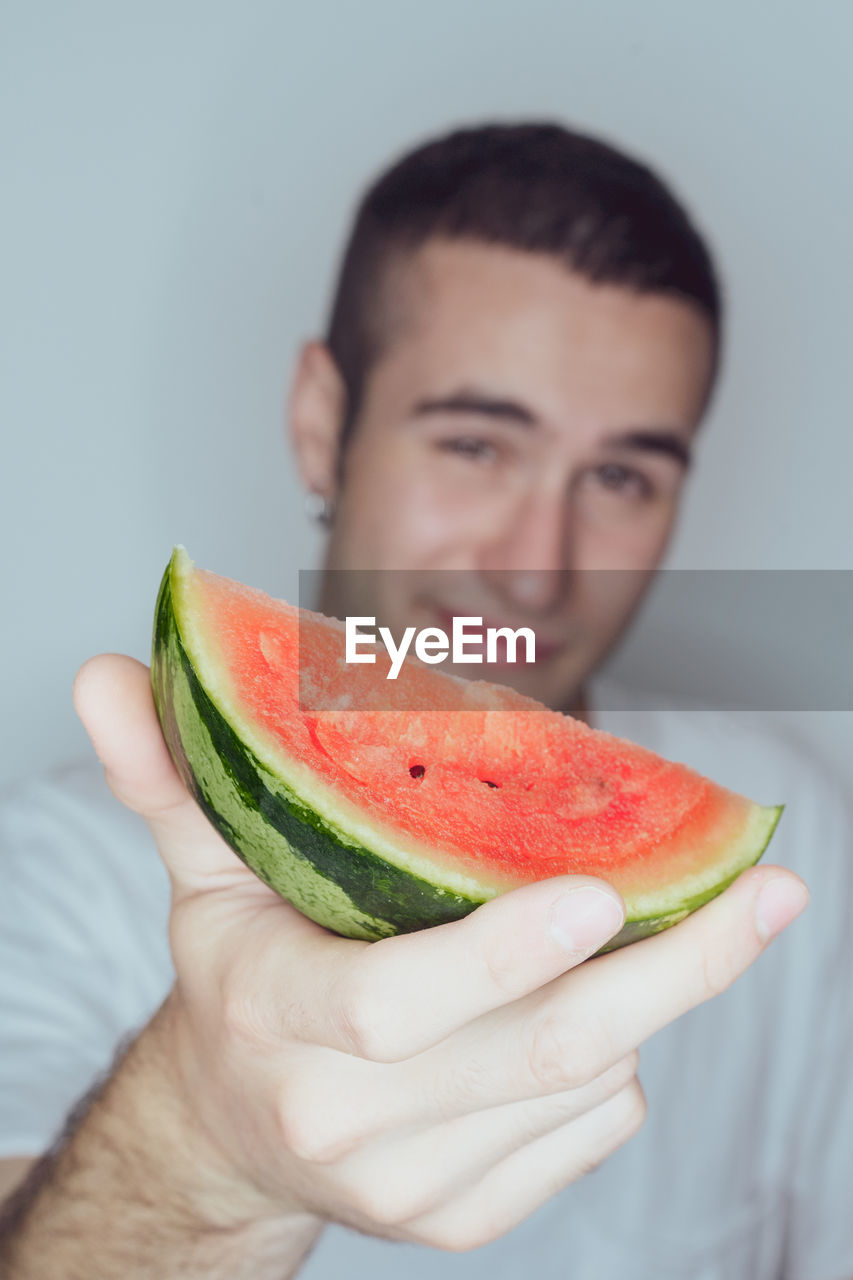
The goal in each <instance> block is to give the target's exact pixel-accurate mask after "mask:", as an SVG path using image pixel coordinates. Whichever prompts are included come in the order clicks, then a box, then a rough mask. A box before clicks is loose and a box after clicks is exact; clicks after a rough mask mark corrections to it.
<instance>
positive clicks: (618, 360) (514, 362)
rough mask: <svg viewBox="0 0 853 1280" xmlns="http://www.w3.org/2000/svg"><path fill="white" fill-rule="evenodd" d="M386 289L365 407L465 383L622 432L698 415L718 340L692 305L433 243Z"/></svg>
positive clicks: (511, 256) (537, 258) (466, 244)
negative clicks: (633, 423) (382, 329)
mask: <svg viewBox="0 0 853 1280" xmlns="http://www.w3.org/2000/svg"><path fill="white" fill-rule="evenodd" d="M386 290H387V293H386V298H387V302H388V303H389V304H390V305H389V306H388V307H387V310H386V317H387V329H386V346H385V349H384V352H383V354H382V356H381V357H380V359H379V360H378V361H377V362H376V364H375V366H374V368H373V370H372V373H371V377H370V379H369V388H368V400H375V399H376V398H377V397H378V398H380V399H382V401H383V403H384V404H385V407H386V408H388V409H390V410H391V411H393V412H405V408H406V405H405V402H406V401H407V400H409V399H413V398H414V399H417V398H418V397H420V396H422V395H425V394H434V393H441V392H442V391H445V392H450V391H452V390H453V389H454V388H455V387H457V386H458V385H463V384H464V385H473V386H478V385H481V386H483V387H487V388H488V389H490V390H492V391H496V392H499V393H500V394H502V395H506V396H509V397H513V398H518V399H521V400H523V401H525V402H527V403H528V404H530V405H531V407H532V408H533V409H534V411H535V412H537V413H539V414H541V415H542V416H543V417H556V418H561V417H564V416H565V415H566V413H572V414H576V415H578V416H581V417H585V416H590V417H594V418H595V419H596V420H600V421H602V422H603V421H604V420H605V419H606V420H607V422H608V423H609V424H610V425H614V426H622V425H625V416H626V414H627V415H628V417H629V419H630V418H636V419H637V420H638V421H644V420H648V421H655V422H663V423H671V424H672V425H679V424H685V425H688V426H689V425H693V424H695V422H696V421H697V420H698V418H699V416H700V414H701V410H702V406H703V403H704V399H705V395H706V391H707V386H708V380H709V377H710V371H711V363H712V334H711V328H710V324H709V322H708V321H707V319H706V318H705V317H704V316H703V315H702V313H701V312H700V311H699V309H698V308H697V307H695V306H694V305H693V304H692V303H689V302H686V301H682V300H681V299H678V298H675V297H672V296H667V295H663V294H639V293H635V292H633V291H631V290H630V289H628V288H626V287H624V286H621V285H611V284H604V285H602V284H593V283H591V282H590V281H588V280H586V279H584V278H583V277H581V276H579V275H577V274H576V273H574V272H572V271H570V270H569V269H568V268H566V267H565V266H563V264H562V263H560V262H559V261H557V260H556V259H554V258H553V257H551V256H549V255H545V254H532V253H526V252H521V251H518V250H514V249H507V248H504V247H502V246H493V245H486V244H482V243H479V242H475V241H437V240H436V241H431V242H428V243H427V244H426V245H424V246H423V247H422V248H421V249H419V250H418V251H417V252H416V253H414V254H413V255H411V257H410V258H408V259H407V260H406V262H405V263H404V264H402V265H400V266H398V268H397V269H396V270H395V271H393V272H392V273H391V274H390V276H389V279H388V281H387V283H386ZM389 402H393V408H392V405H391V403H389Z"/></svg>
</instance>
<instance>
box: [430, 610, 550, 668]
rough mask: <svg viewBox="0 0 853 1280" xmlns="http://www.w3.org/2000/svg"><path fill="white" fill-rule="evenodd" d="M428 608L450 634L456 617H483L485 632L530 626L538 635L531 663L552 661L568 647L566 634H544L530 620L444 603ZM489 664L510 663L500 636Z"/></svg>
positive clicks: (440, 625) (504, 643)
mask: <svg viewBox="0 0 853 1280" xmlns="http://www.w3.org/2000/svg"><path fill="white" fill-rule="evenodd" d="M427 608H428V609H429V611H430V613H432V615H433V616H434V618H435V625H436V626H439V627H441V629H442V631H445V632H446V633H447V634H448V635H450V634H451V632H452V630H453V619H454V618H467V617H482V619H483V632H484V633H485V632H486V631H487V630H489V629H490V628H493V629H494V630H499V629H500V628H502V627H508V628H509V629H510V630H511V631H518V630H519V628H520V627H529V628H530V630H531V631H532V632H533V634H534V635H535V636H536V662H535V664H531V665H535V666H539V665H540V664H542V663H546V662H550V661H551V659H552V658H554V657H555V656H556V655H557V654H558V653H560V652H561V651H562V650H563V649H565V647H566V643H567V637H566V636H561V637H560V638H559V639H558V638H556V637H554V636H544V635H542V633H541V632H540V631H537V629H536V627H535V626H532V625H531V624H530V623H529V622H508V621H506V620H505V619H499V618H488V617H486V616H485V615H483V614H478V613H473V614H472V613H471V612H470V611H469V612H465V613H463V612H461V611H459V610H452V609H447V608H445V607H444V606H443V605H439V604H428V605H427ZM523 651H524V647H523V642H522V644H521V645H519V648H518V650H517V652H522V653H523ZM484 665H486V664H485V657H484ZM488 665H489V666H496V667H503V666H509V665H510V663H509V662H508V650H507V644H506V641H505V640H503V639H502V638H500V637H499V638H498V642H497V654H496V661H495V662H490V663H488ZM514 665H521V666H525V665H527V664H526V663H524V662H521V663H516V664H514Z"/></svg>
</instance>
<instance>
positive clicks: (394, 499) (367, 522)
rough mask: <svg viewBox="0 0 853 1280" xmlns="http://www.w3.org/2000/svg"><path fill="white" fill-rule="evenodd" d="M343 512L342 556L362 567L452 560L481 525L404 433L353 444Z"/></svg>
mask: <svg viewBox="0 0 853 1280" xmlns="http://www.w3.org/2000/svg"><path fill="white" fill-rule="evenodd" d="M338 513H339V514H338V520H337V521H336V524H337V526H338V528H337V531H336V532H337V540H338V541H339V543H340V546H341V551H342V555H341V556H340V557H339V563H340V562H346V563H348V564H349V565H352V566H355V565H357V566H358V567H362V568H394V569H406V568H431V567H454V566H456V565H457V564H461V559H462V555H461V549H463V548H464V547H465V545H466V543H467V540H468V539H470V536H471V533H472V530H473V529H474V528H475V527H476V521H475V520H473V519H472V510H471V505H470V504H465V503H462V504H460V503H459V502H458V501H456V498H455V495H454V494H453V493H452V492H450V491H449V490H448V487H447V486H446V485H442V484H440V483H437V482H436V476H435V473H434V470H433V469H432V468H430V467H429V466H427V465H425V464H424V455H423V450H422V449H420V448H418V446H417V443H416V442H413V441H411V440H408V439H406V438H405V437H403V438H402V439H401V438H397V439H395V438H393V437H391V438H388V437H386V438H384V439H382V440H376V441H373V440H365V441H363V442H362V443H361V447H360V448H359V449H358V450H356V449H355V448H354V449H353V453H352V456H351V458H350V460H349V465H348V467H347V470H346V475H345V481H344V486H343V491H342V494H341V500H340V502H339V508H338Z"/></svg>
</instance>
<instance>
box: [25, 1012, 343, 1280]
mask: <svg viewBox="0 0 853 1280" xmlns="http://www.w3.org/2000/svg"><path fill="white" fill-rule="evenodd" d="M163 1018H164V1012H163V1011H162V1010H161V1013H160V1014H158V1016H157V1018H155V1019H154V1021H153V1022H152V1023H151V1024H150V1026H149V1027H147V1028H146V1029H145V1031H143V1032H142V1034H141V1035H140V1036H139V1038H138V1039H137V1040H136V1041H135V1042H134V1044H133V1045H132V1046H131V1048H130V1049H129V1051H128V1052H127V1054H126V1055H125V1056H124V1058H123V1059H122V1060H121V1062H120V1063H119V1064H118V1065H117V1067H116V1068H115V1070H114V1072H113V1073H112V1075H111V1076H110V1078H109V1080H108V1081H107V1082H106V1084H105V1085H104V1086H103V1087H102V1088H101V1089H99V1090H98V1091H97V1093H96V1094H95V1096H94V1097H93V1098H92V1099H91V1100H90V1101H89V1102H88V1103H87V1106H86V1109H85V1114H84V1115H83V1116H82V1117H80V1118H79V1120H77V1121H75V1122H72V1124H71V1126H70V1130H71V1132H70V1133H69V1134H68V1135H67V1137H66V1138H65V1139H64V1140H63V1141H62V1142H61V1143H60V1144H59V1145H58V1147H57V1149H56V1150H54V1151H53V1152H51V1153H50V1155H48V1156H46V1157H45V1158H44V1159H43V1160H42V1161H39V1163H38V1164H37V1165H36V1166H35V1167H34V1169H33V1170H32V1171H31V1174H30V1176H29V1177H28V1178H27V1179H26V1181H25V1182H24V1184H23V1186H22V1187H21V1188H20V1189H19V1190H18V1191H17V1192H16V1193H14V1194H13V1196H12V1197H11V1198H10V1200H9V1201H8V1203H7V1205H6V1207H5V1209H4V1210H3V1211H2V1212H0V1276H2V1278H3V1280H37V1277H44V1276H45V1275H50V1276H53V1277H55V1278H56V1280H78V1278H79V1280H115V1277H116V1276H117V1275H120V1276H122V1278H123V1280H137V1278H138V1280H142V1278H143V1277H145V1278H146V1280H149V1278H150V1280H153V1278H154V1277H157V1278H158V1280H161V1278H162V1277H163V1276H164V1275H174V1276H178V1275H180V1276H181V1277H182V1280H195V1277H198V1278H199V1280H202V1278H203V1280H243V1277H245V1278H246V1280H289V1277H291V1276H294V1275H295V1274H296V1272H297V1271H298V1269H299V1267H300V1265H301V1263H302V1261H303V1260H304V1258H305V1256H306V1254H307V1253H308V1251H309V1250H310V1248H311V1246H312V1244H313V1243H314V1241H315V1239H316V1238H317V1236H318V1234H319V1232H320V1230H321V1223H320V1222H319V1221H318V1220H317V1219H316V1218H314V1217H312V1216H311V1215H308V1214H306V1213H301V1212H299V1211H298V1210H294V1211H291V1212H289V1213H288V1212H284V1211H282V1212H280V1213H278V1212H275V1210H274V1208H273V1207H272V1206H270V1205H269V1203H267V1202H265V1201H264V1199H263V1197H261V1195H260V1194H258V1193H254V1192H253V1191H252V1189H251V1188H248V1187H246V1186H245V1184H244V1183H242V1182H241V1181H238V1180H237V1179H236V1178H235V1176H234V1175H233V1173H232V1172H231V1171H230V1170H229V1169H228V1168H227V1167H226V1166H225V1164H224V1162H223V1161H222V1160H221V1159H220V1158H219V1157H218V1156H217V1154H216V1153H215V1152H213V1151H212V1150H211V1149H210V1147H209V1145H208V1144H206V1141H205V1139H204V1136H203V1135H202V1133H201V1131H200V1130H199V1129H198V1127H197V1126H196V1125H195V1123H194V1121H193V1119H192V1116H191V1114H190V1113H189V1110H188V1108H187V1107H186V1105H185V1103H184V1102H183V1100H182V1099H181V1097H180V1093H179V1091H177V1090H175V1089H173V1088H171V1087H170V1081H169V1071H168V1067H167V1065H166V1063H165V1062H164V1055H163V1053H162V1035H163V1025H162V1024H163Z"/></svg>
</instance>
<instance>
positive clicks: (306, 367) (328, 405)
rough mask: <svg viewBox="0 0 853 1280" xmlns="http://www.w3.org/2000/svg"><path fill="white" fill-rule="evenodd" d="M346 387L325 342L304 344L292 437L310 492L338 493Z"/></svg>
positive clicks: (293, 395) (292, 400) (293, 394)
mask: <svg viewBox="0 0 853 1280" xmlns="http://www.w3.org/2000/svg"><path fill="white" fill-rule="evenodd" d="M346 399H347V394H346V387H345V386H344V380H343V378H342V377H341V375H340V372H339V371H338V366H337V365H336V364H335V361H334V359H333V357H332V354H331V352H330V351H329V348H328V347H327V346H326V344H325V343H324V342H320V341H317V340H314V341H312V342H306V343H304V344H303V346H302V348H301V350H300V352H299V358H298V360H297V364H296V370H295V372H294V375H293V382H292V384H291V388H290V396H289V401H288V413H289V419H290V438H291V443H292V445H293V451H294V453H295V455H296V462H297V465H298V467H299V473H300V475H301V476H302V483H303V484H304V485H305V488H306V489H307V490H308V491H309V493H318V494H320V495H322V497H324V498H329V499H332V498H334V496H335V490H336V488H337V477H338V449H339V445H340V435H341V428H342V426H343V421H344V413H345V410H346Z"/></svg>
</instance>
